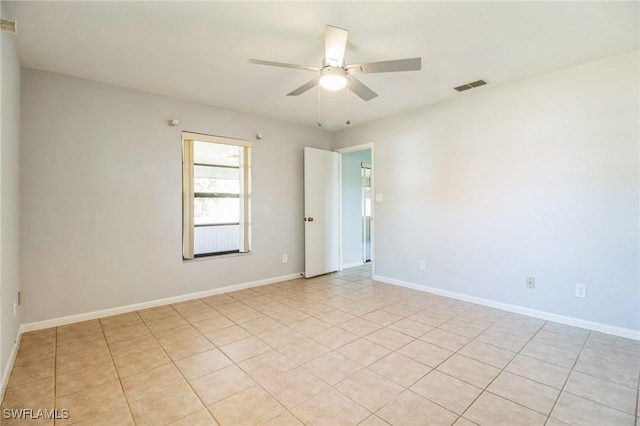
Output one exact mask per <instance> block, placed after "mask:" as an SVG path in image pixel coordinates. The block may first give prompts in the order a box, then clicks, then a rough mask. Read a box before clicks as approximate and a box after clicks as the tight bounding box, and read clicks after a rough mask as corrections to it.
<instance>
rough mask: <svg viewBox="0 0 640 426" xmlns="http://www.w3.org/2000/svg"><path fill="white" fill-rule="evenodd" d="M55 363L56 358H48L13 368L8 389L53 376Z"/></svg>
mask: <svg viewBox="0 0 640 426" xmlns="http://www.w3.org/2000/svg"><path fill="white" fill-rule="evenodd" d="M54 361H55V360H54V358H46V359H43V360H38V361H34V362H32V363H29V364H23V365H18V366H15V367H13V369H12V370H11V375H10V376H9V383H8V384H7V387H9V388H10V387H14V386H21V385H24V384H27V383H33V382H36V381H39V380H42V379H45V378H47V377H51V376H53V375H54V372H55V362H54Z"/></svg>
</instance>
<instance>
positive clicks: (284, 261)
mask: <svg viewBox="0 0 640 426" xmlns="http://www.w3.org/2000/svg"><path fill="white" fill-rule="evenodd" d="M287 262H289V255H288V254H286V253H285V254H283V255H282V263H287Z"/></svg>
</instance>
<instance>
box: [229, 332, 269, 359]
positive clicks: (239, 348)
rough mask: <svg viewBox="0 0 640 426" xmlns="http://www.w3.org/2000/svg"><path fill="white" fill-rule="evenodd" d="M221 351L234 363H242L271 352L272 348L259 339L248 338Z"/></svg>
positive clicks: (230, 344)
mask: <svg viewBox="0 0 640 426" xmlns="http://www.w3.org/2000/svg"><path fill="white" fill-rule="evenodd" d="M220 350H221V351H222V352H224V354H225V355H226V356H228V357H229V358H231V360H232V361H234V362H241V361H244V360H246V359H249V358H253V357H254V356H257V355H260V354H263V353H265V352H269V351H270V350H271V347H270V346H269V345H267V344H266V343H264V342H263V341H262V340H260V339H258V338H257V337H248V338H246V339H242V340H238V341H237V342H233V343H229V344H228V345H224V346H220Z"/></svg>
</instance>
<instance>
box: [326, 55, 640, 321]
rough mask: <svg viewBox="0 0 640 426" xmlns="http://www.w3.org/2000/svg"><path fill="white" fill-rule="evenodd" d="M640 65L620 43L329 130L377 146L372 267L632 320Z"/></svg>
mask: <svg viewBox="0 0 640 426" xmlns="http://www.w3.org/2000/svg"><path fill="white" fill-rule="evenodd" d="M639 72H640V66H639V61H638V52H632V53H628V54H623V55H620V56H616V57H611V58H608V59H605V60H601V61H598V62H594V63H590V64H586V65H582V66H578V67H574V68H570V69H565V70H561V71H558V72H554V73H549V74H545V75H541V76H539V77H536V78H532V79H529V80H525V81H521V82H517V83H514V84H509V85H504V86H499V87H491V86H487V87H486V88H481V89H475V90H474V91H472V92H469V93H465V94H461V95H460V96H459V97H458V98H456V99H455V100H452V101H449V102H446V103H442V104H438V105H434V106H431V107H428V108H424V109H421V110H417V111H414V112H412V113H408V114H403V115H399V116H396V117H393V118H390V119H386V120H382V121H379V122H375V123H372V124H368V125H361V126H358V127H355V128H352V129H349V130H345V131H342V132H339V133H337V134H336V135H335V141H334V142H335V146H336V147H345V146H349V145H358V144H362V143H370V142H374V143H375V149H376V164H375V166H376V171H375V175H376V193H382V194H383V195H384V202H382V203H376V221H375V222H376V224H375V235H376V259H375V261H376V273H377V275H379V276H382V277H388V278H392V279H395V280H399V281H404V282H408V283H414V284H418V285H422V286H431V287H435V288H438V289H443V290H447V291H451V292H456V293H462V294H465V295H470V296H475V297H481V298H485V299H490V300H493V301H497V302H502V303H507V304H512V305H517V306H521V307H525V308H530V309H535V310H540V311H544V312H548V313H553V314H559V315H563V316H568V317H572V318H578V319H581V320H586V321H593V322H597V323H602V324H607V325H611V326H615V327H622V328H626V329H633V330H638V329H640V277H639V269H640V268H639V266H640V265H639V258H640V251H639V226H638V212H639V211H640V209H639V195H640V188H639V134H638V133H639V130H638V129H639V118H638V117H639V114H640V111H639V99H638V93H639V87H638V86H639V84H638V75H639ZM483 77H486V78H488V79H490V77H491V76H483ZM419 259H425V260H426V262H427V269H426V271H421V270H419V268H418V262H419ZM527 276H534V277H535V278H536V289H535V290H528V289H526V288H525V278H526V277H527ZM576 283H585V284H586V285H587V286H588V290H587V292H588V297H587V298H586V299H579V298H576V297H575V296H574V289H575V284H576Z"/></svg>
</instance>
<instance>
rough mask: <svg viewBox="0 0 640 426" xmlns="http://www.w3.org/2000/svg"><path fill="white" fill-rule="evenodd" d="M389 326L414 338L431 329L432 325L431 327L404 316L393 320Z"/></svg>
mask: <svg viewBox="0 0 640 426" xmlns="http://www.w3.org/2000/svg"><path fill="white" fill-rule="evenodd" d="M389 328H390V329H392V330H395V331H399V332H400V333H403V334H406V335H407V336H411V337H414V338H418V337H420V336H423V335H424V334H425V333H427V332H429V331H431V330H433V327H431V326H430V325H427V324H424V323H421V322H418V321H414V320H412V319H409V318H404V319H402V320H400V321H398V322H395V323H393V324H391V325H389Z"/></svg>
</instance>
